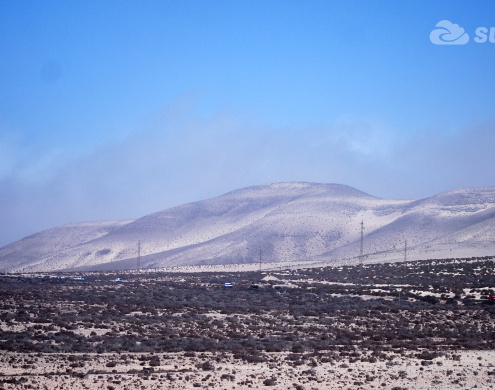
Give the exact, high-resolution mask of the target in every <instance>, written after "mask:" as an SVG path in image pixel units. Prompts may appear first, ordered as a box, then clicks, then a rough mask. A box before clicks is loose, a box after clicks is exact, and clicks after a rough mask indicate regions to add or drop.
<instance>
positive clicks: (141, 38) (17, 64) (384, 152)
mask: <svg viewBox="0 0 495 390" xmlns="http://www.w3.org/2000/svg"><path fill="white" fill-rule="evenodd" d="M441 20H449V21H451V22H453V23H455V24H459V25H460V26H461V27H462V28H464V29H465V32H466V33H468V34H469V36H470V38H471V39H470V41H469V42H468V43H467V44H465V45H435V44H433V43H432V42H431V41H430V38H429V37H430V32H431V31H432V30H433V29H435V26H436V24H437V23H438V22H439V21H441ZM480 26H484V27H487V28H489V27H492V26H495V5H494V4H493V2H492V1H480V2H477V3H476V4H475V5H474V3H472V2H471V1H456V2H453V1H435V2H432V1H417V0H416V1H400V2H398V1H376V2H372V1H351V0H347V1H318V0H308V1H302V0H300V1H275V0H273V1H272V0H268V1H266V0H265V1H237V0H230V1H215V0H210V1H199V0H196V1H194V0H183V1H15V2H13V1H7V0H0V53H1V55H0V222H1V225H2V227H1V229H0V245H4V244H8V243H10V242H12V241H14V240H17V239H20V238H22V237H24V236H26V235H29V234H32V233H35V232H37V231H39V230H41V229H45V228H49V227H53V226H56V225H59V224H63V223H69V222H76V221H86V220H108V219H132V218H137V217H140V216H143V215H145V214H147V213H151V212H154V211H159V210H162V209H165V208H167V207H171V206H174V205H178V204H182V203H186V202H191V201H196V200H201V199H205V198H208V197H213V196H217V195H220V194H222V193H225V192H228V191H230V190H233V189H236V188H240V187H245V186H249V185H258V184H265V183H271V182H278V181H314V182H332V183H335V182H336V183H343V184H348V185H351V186H353V187H356V188H358V189H360V190H363V191H365V192H368V193H370V194H372V195H375V196H379V197H385V198H398V199H399V198H400V199H416V198H421V197H426V196H431V195H433V194H435V193H438V192H442V191H448V190H451V189H455V188H460V187H476V186H492V185H495V173H494V170H493V166H494V165H495V164H494V162H495V161H494V160H495V158H494V157H493V156H494V153H493V150H494V147H495V135H494V134H495V115H494V112H495V111H494V108H495V96H494V95H495V71H494V69H495V68H494V66H495V43H491V42H486V43H476V42H475V41H474V39H473V38H474V36H475V34H476V33H475V31H476V29H477V28H478V27H480Z"/></svg>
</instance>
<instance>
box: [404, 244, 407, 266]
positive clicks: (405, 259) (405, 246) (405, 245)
mask: <svg viewBox="0 0 495 390" xmlns="http://www.w3.org/2000/svg"><path fill="white" fill-rule="evenodd" d="M404 261H407V240H405V241H404Z"/></svg>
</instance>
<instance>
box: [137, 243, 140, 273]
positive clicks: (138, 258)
mask: <svg viewBox="0 0 495 390" xmlns="http://www.w3.org/2000/svg"><path fill="white" fill-rule="evenodd" d="M140 269H141V240H139V241H138V255H137V270H138V271H139V270H140Z"/></svg>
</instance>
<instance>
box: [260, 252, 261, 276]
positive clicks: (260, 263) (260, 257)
mask: <svg viewBox="0 0 495 390" xmlns="http://www.w3.org/2000/svg"><path fill="white" fill-rule="evenodd" d="M260 272H261V248H260Z"/></svg>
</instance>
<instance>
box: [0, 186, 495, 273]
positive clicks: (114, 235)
mask: <svg viewBox="0 0 495 390" xmlns="http://www.w3.org/2000/svg"><path fill="white" fill-rule="evenodd" d="M361 221H363V226H364V240H363V252H364V255H365V261H381V260H401V259H404V252H405V251H404V248H405V243H406V241H407V258H408V259H421V258H438V257H466V256H481V255H491V254H494V253H495V245H494V244H493V243H494V241H495V233H494V229H493V227H494V226H495V188H494V187H488V188H472V189H460V190H455V191H450V192H446V193H442V194H438V195H435V196H432V197H429V198H426V199H421V200H414V201H409V200H386V199H380V198H376V197H373V196H371V195H368V194H365V193H363V192H361V191H358V190H356V189H354V188H351V187H348V186H344V185H339V184H314V183H276V184H271V185H266V186H256V187H249V188H244V189H240V190H236V191H233V192H230V193H227V194H225V195H222V196H219V197H216V198H213V199H208V200H204V201H200V202H195V203H190V204H185V205H181V206H177V207H173V208H170V209H167V210H164V211H160V212H157V213H154V214H150V215H147V216H144V217H142V218H139V219H137V220H134V221H121V222H94V223H85V224H71V225H64V226H60V227H57V228H54V229H49V230H47V231H44V232H41V233H38V234H35V235H33V236H31V237H27V238H25V239H23V240H20V241H18V242H16V243H13V244H10V245H8V246H6V247H4V248H1V249H0V270H1V269H5V270H7V271H9V272H12V271H49V270H68V269H101V268H106V269H127V268H135V266H136V258H137V246H138V241H141V251H140V254H141V265H142V267H153V268H155V267H156V268H161V267H171V266H182V265H201V264H226V263H253V262H258V261H259V259H260V256H261V259H262V261H263V262H281V261H284V262H303V261H322V262H328V263H333V262H340V261H349V262H356V261H359V255H360V245H361Z"/></svg>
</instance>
